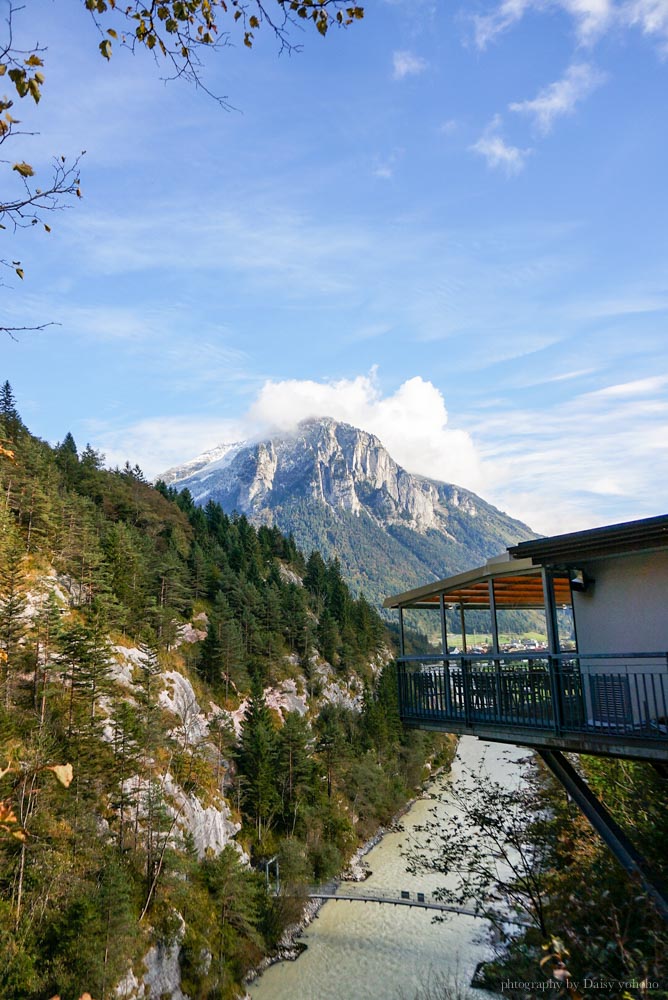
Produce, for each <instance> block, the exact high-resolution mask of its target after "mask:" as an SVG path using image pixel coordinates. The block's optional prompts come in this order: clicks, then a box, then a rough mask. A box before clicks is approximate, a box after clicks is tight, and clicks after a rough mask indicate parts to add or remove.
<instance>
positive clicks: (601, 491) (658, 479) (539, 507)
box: [472, 376, 668, 534]
mask: <svg viewBox="0 0 668 1000" xmlns="http://www.w3.org/2000/svg"><path fill="white" fill-rule="evenodd" d="M666 384H668V378H667V377H663V376H661V377H652V378H645V379H637V380H634V381H632V382H628V383H625V384H619V385H617V384H615V385H610V386H606V387H604V388H602V389H600V390H597V391H595V392H586V393H581V394H579V395H577V394H576V395H572V396H568V397H566V398H565V399H561V400H560V401H559V402H557V403H554V404H552V405H548V404H544V405H543V406H542V407H541V408H540V409H529V408H526V407H525V408H518V409H515V410H512V411H509V410H508V409H507V408H500V409H499V410H497V411H492V412H490V413H489V414H486V415H485V416H484V417H483V418H482V419H481V420H480V421H479V422H478V423H477V424H476V425H474V427H473V428H472V429H473V432H474V433H475V437H476V440H477V441H478V442H479V455H480V462H481V467H482V469H483V474H484V480H485V484H486V492H485V493H483V495H484V496H485V498H486V499H488V500H491V501H492V502H493V503H495V504H496V505H497V506H500V507H502V508H503V509H505V510H509V511H510V512H511V513H512V514H513V515H514V516H515V517H519V518H521V519H522V520H524V521H526V522H527V523H528V524H530V525H531V526H532V527H533V528H535V529H536V530H537V531H541V532H545V533H548V534H549V533H553V532H558V531H572V530H578V529H580V528H586V527H594V526H596V525H599V524H606V523H614V522H617V521H623V520H626V519H632V518H636V517H649V516H651V515H655V514H660V513H664V512H665V510H664V509H663V505H664V503H665V499H664V498H665V495H666V464H667V463H666V460H667V458H668V437H666V433H665V427H666V420H667V419H668V401H667V400H666V393H665V386H666Z"/></svg>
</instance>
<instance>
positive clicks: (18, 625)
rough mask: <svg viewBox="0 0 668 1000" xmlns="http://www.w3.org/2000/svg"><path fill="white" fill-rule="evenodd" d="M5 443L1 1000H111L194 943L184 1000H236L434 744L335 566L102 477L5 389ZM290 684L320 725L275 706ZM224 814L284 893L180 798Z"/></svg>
mask: <svg viewBox="0 0 668 1000" xmlns="http://www.w3.org/2000/svg"><path fill="white" fill-rule="evenodd" d="M0 439H2V440H3V442H7V445H8V447H6V448H5V451H4V452H3V453H2V454H0V737H1V739H2V745H3V748H4V750H5V755H6V760H4V763H3V767H2V769H0V995H2V996H3V997H6V998H7V1000H43V998H44V997H51V996H54V995H56V994H57V993H59V994H60V995H61V997H62V1000H72V998H75V997H78V996H79V993H80V990H81V988H82V986H83V985H85V986H86V988H88V989H89V990H90V992H91V994H92V995H93V996H94V997H96V998H97V1000H110V998H111V997H112V996H113V995H114V990H115V985H116V983H117V982H118V980H119V978H120V977H121V976H122V975H123V974H124V973H125V972H126V971H127V969H128V968H129V966H130V965H131V964H132V963H133V962H135V961H138V960H139V959H140V958H141V956H142V955H143V954H145V953H146V950H147V949H148V947H149V946H150V945H151V944H154V943H166V944H169V943H174V942H175V941H180V944H181V960H182V966H183V977H184V984H187V987H188V990H187V991H188V993H189V995H192V996H201V997H220V998H228V997H229V998H231V997H232V996H234V995H235V994H237V993H238V989H239V983H240V980H241V978H242V976H243V973H244V971H245V970H246V969H247V968H248V967H249V965H252V964H254V963H256V962H257V961H258V960H259V958H260V957H261V956H262V955H263V954H264V953H265V952H266V951H267V950H269V949H271V948H272V947H273V946H274V945H275V944H276V942H277V940H278V938H279V937H280V934H281V932H282V929H283V927H284V925H285V922H286V921H288V920H294V919H295V917H296V916H297V915H298V908H299V892H298V888H299V885H300V884H303V883H304V882H306V881H309V880H312V879H314V878H315V879H320V878H326V877H329V876H331V875H332V874H334V873H335V872H336V870H337V869H339V868H340V867H341V866H342V864H343V863H344V862H345V859H346V857H347V856H348V855H349V853H350V852H351V850H352V849H353V848H354V846H355V845H356V844H357V842H358V839H359V838H360V837H365V836H367V835H368V834H369V833H370V832H371V831H372V830H373V829H374V828H375V827H376V826H377V824H378V823H379V822H384V821H386V820H387V819H389V818H390V817H391V816H392V814H393V813H394V812H395V811H396V809H397V808H398V807H399V806H400V805H401V804H403V802H404V801H405V799H406V797H407V795H409V794H410V790H411V789H412V788H414V787H415V785H416V784H417V783H419V781H420V780H421V779H422V778H423V766H424V761H425V759H426V757H427V756H429V754H430V753H431V752H432V750H433V748H434V746H435V745H436V742H437V741H435V740H434V739H433V738H427V737H424V736H423V735H419V736H418V737H417V738H413V739H410V740H409V738H408V736H407V734H405V733H404V731H403V729H402V727H401V724H400V722H399V718H398V713H397V703H396V690H395V681H394V673H393V671H392V669H391V668H389V667H388V668H386V669H385V670H383V671H382V672H379V671H380V667H381V665H382V663H383V662H385V661H387V659H388V651H387V648H386V642H387V636H386V633H385V630H384V627H383V625H382V622H381V621H380V619H379V618H378V616H377V614H376V613H375V612H374V611H373V610H372V608H371V607H370V605H369V603H368V602H367V601H366V600H365V599H364V598H363V597H357V598H356V597H354V596H353V595H352V594H351V592H350V591H349V589H348V587H347V586H346V585H345V583H344V582H343V579H342V576H341V570H340V567H339V565H338V564H337V562H336V561H335V560H331V561H329V562H325V561H324V560H322V558H321V557H320V556H318V555H317V554H316V553H312V554H311V556H309V558H308V560H306V559H305V558H304V556H303V555H302V554H301V553H300V552H299V550H298V549H297V547H296V544H295V542H294V539H292V538H291V537H285V536H284V535H282V534H281V533H280V531H279V530H278V529H276V528H267V527H261V528H258V529H256V528H255V527H253V526H252V525H251V524H249V522H248V521H247V520H246V519H245V518H243V517H229V516H227V515H226V514H225V513H224V512H223V511H222V509H221V508H220V507H219V506H218V505H217V504H214V503H212V504H209V505H208V506H207V507H206V508H205V509H204V510H202V509H199V508H197V507H195V505H194V504H193V502H192V498H191V497H190V496H189V495H188V494H187V493H182V494H178V495H177V494H176V492H175V491H173V490H169V489H167V488H166V487H165V486H164V485H160V484H159V485H158V487H157V488H153V487H152V486H150V485H149V484H148V483H147V482H146V481H145V479H144V477H143V475H142V473H141V470H139V469H137V468H136V467H135V468H131V467H130V466H128V465H126V467H125V468H123V469H115V470H113V471H108V470H105V469H104V468H103V457H102V456H101V455H99V454H97V453H96V452H94V450H93V449H91V448H90V447H88V446H87V447H86V448H85V449H83V450H82V451H80V450H79V448H78V447H77V444H76V442H75V441H74V439H73V438H72V436H71V435H70V434H66V435H65V437H64V438H63V441H62V442H61V443H60V444H58V445H56V447H55V448H51V447H50V446H49V445H47V444H45V443H44V442H42V441H40V440H38V439H37V438H35V437H33V436H32V435H31V434H30V433H29V432H28V430H27V429H26V428H25V426H24V425H23V422H22V421H21V418H20V416H19V414H18V410H17V408H16V405H15V402H14V399H13V394H12V392H11V387H10V386H9V385H8V384H7V383H6V384H5V387H4V389H3V390H2V393H0ZM9 445H11V447H9ZM302 580H303V582H302ZM187 622H192V623H193V624H194V625H195V626H197V627H198V628H200V629H201V630H200V631H199V632H198V633H197V635H199V636H200V639H199V641H193V642H184V641H183V636H184V629H185V628H186V623H187ZM188 627H189V628H192V626H188ZM197 635H195V636H194V637H193V638H195V639H196V638H197ZM119 649H121V650H122V649H126V650H128V652H129V653H131V654H132V655H131V658H130V661H129V662H130V664H131V667H130V668H129V671H130V674H131V676H129V675H128V674H126V675H124V676H123V677H122V678H121V677H120V676H119V664H118V650H119ZM326 661H327V662H326ZM167 669H169V670H172V671H177V672H180V673H181V674H183V675H185V676H186V677H188V678H189V681H190V683H191V684H192V685H193V686H194V688H195V689H196V691H197V697H198V699H199V703H200V704H201V705H202V706H208V707H209V714H208V725H207V727H206V731H205V732H204V734H202V731H201V721H200V716H199V708H198V709H197V712H196V715H197V718H196V719H195V720H194V723H193V720H192V719H191V718H189V716H188V711H189V710H188V709H187V707H186V708H184V710H183V712H182V714H181V716H177V715H175V714H174V713H172V712H171V711H168V710H167V709H166V707H165V697H164V695H165V690H164V689H165V670H167ZM288 676H289V677H290V678H291V679H292V680H295V679H296V680H295V683H297V682H298V683H300V684H301V683H302V680H301V679H302V677H303V678H304V681H305V684H306V686H307V687H308V689H309V693H310V694H311V695H313V698H312V699H311V702H310V706H311V707H310V713H309V716H308V717H305V716H302V715H299V714H298V713H296V712H293V713H286V715H285V718H282V717H281V715H280V713H278V712H276V711H275V710H273V709H271V708H269V707H268V705H267V701H266V698H265V690H266V689H267V687H269V686H271V685H274V684H278V683H280V682H281V681H283V680H284V679H286V677H288ZM323 678H325V679H327V680H328V683H333V682H334V681H336V682H337V683H338V684H339V687H340V689H341V690H342V691H344V690H346V688H348V689H349V690H350V692H351V694H352V692H355V691H357V692H361V691H364V704H363V707H362V710H361V711H353V710H352V709H351V708H347V707H343V706H342V705H331V704H327V703H325V702H323V701H322V700H320V701H318V700H317V699H318V695H319V694H321V693H322V689H323V684H324V680H323ZM244 705H245V712H244V713H243V714H244V718H243V725H242V731H241V736H240V738H237V735H236V734H235V732H234V729H233V727H232V724H231V715H230V714H229V713H230V712H231V711H233V710H237V715H239V714H241V713H240V711H239V710H240V709H242V707H243V706H244ZM54 777H55V778H56V779H58V780H54ZM67 785H69V787H65V786H67ZM223 795H226V796H227V797H228V800H229V801H230V802H232V803H234V804H235V806H236V810H237V811H236V816H235V818H237V819H238V820H239V821H240V822H241V823H242V824H243V825H242V829H241V833H240V835H239V837H240V840H241V842H242V843H243V844H244V846H245V847H246V848H247V849H248V850H249V852H250V853H251V854H252V857H253V860H254V861H255V862H257V863H258V864H259V865H260V866H261V865H262V863H263V861H264V860H265V859H266V858H267V857H270V856H272V855H274V854H279V856H280V858H281V859H284V862H285V866H286V878H287V882H288V884H289V885H290V894H289V895H284V896H281V897H279V898H274V897H271V896H268V895H267V894H266V892H265V891H264V882H263V879H262V878H259V877H258V875H257V873H256V872H255V871H253V870H250V869H248V868H246V867H244V866H243V865H242V864H241V862H240V860H239V855H238V853H237V851H236V850H233V849H232V848H231V847H230V848H229V849H226V850H224V851H223V852H222V853H220V854H219V855H218V856H217V857H214V856H213V854H210V855H207V854H205V855H204V856H202V855H201V852H200V854H199V855H198V854H197V852H196V850H195V849H194V844H193V842H192V837H191V836H190V835H189V833H188V832H187V830H183V829H182V826H183V823H182V820H183V814H184V809H185V806H186V803H187V801H188V800H187V796H190V797H193V796H194V797H195V798H197V799H198V801H199V802H200V803H201V804H205V805H210V804H213V805H218V806H221V805H222V799H223ZM295 887H296V888H295ZM295 892H296V895H295ZM183 921H185V924H183ZM209 955H210V956H211V959H210V960H209V959H208V958H207V959H206V961H205V960H204V958H203V956H209Z"/></svg>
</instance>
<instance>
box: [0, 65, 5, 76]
mask: <svg viewBox="0 0 668 1000" xmlns="http://www.w3.org/2000/svg"><path fill="white" fill-rule="evenodd" d="M6 72H7V67H6V66H5V64H4V63H0V76H4V75H5V73H6Z"/></svg>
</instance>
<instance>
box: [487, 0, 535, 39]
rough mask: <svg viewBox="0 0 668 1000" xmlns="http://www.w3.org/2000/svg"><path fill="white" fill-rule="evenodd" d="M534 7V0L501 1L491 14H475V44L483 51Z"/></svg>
mask: <svg viewBox="0 0 668 1000" xmlns="http://www.w3.org/2000/svg"><path fill="white" fill-rule="evenodd" d="M532 6H534V0H503V3H501V4H499V6H498V7H497V8H496V10H494V11H493V12H492V13H491V14H476V15H474V17H473V31H474V38H475V44H476V45H477V47H478V48H479V49H485V48H487V46H488V45H489V43H490V42H492V41H494V39H495V38H496V36H497V35H500V34H502V33H503V32H504V31H507V30H508V28H510V27H512V25H513V24H515V23H516V22H517V21H520V20H521V19H522V18H523V17H524V15H525V13H526V12H527V10H528V9H529V8H530V7H532Z"/></svg>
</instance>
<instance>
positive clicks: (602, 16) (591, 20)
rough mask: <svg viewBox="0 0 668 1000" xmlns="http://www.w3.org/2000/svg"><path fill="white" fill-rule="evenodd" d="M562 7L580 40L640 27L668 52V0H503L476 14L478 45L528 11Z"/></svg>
mask: <svg viewBox="0 0 668 1000" xmlns="http://www.w3.org/2000/svg"><path fill="white" fill-rule="evenodd" d="M532 10H533V11H537V12H539V13H541V12H543V13H544V12H547V13H550V12H552V11H555V10H556V11H563V12H564V13H565V14H567V15H568V16H569V17H571V18H572V20H573V22H574V27H575V34H576V37H577V40H578V42H579V43H580V44H582V45H591V44H592V43H594V42H595V41H596V40H597V39H598V38H599V37H600V36H601V35H603V34H604V33H605V32H606V31H608V30H609V29H611V28H613V27H615V26H617V27H622V28H639V29H640V30H641V31H642V32H643V34H645V35H648V36H651V37H654V38H655V39H658V41H659V43H660V47H661V49H662V50H663V52H664V54H668V0H626V2H621V3H614V2H613V0H502V2H501V3H500V4H499V5H498V6H497V7H495V8H494V9H493V10H492V11H491V12H490V13H489V14H482V15H480V14H478V15H474V16H473V18H472V21H473V38H474V42H475V44H476V46H477V47H478V48H479V49H485V48H486V47H487V46H488V45H489V44H490V43H491V42H493V41H495V39H496V38H497V37H498V36H499V35H501V34H503V33H504V32H505V31H508V30H509V29H510V28H512V27H513V26H514V25H515V24H517V23H518V22H519V21H521V20H522V18H523V17H524V16H525V14H527V13H528V12H529V11H532Z"/></svg>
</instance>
